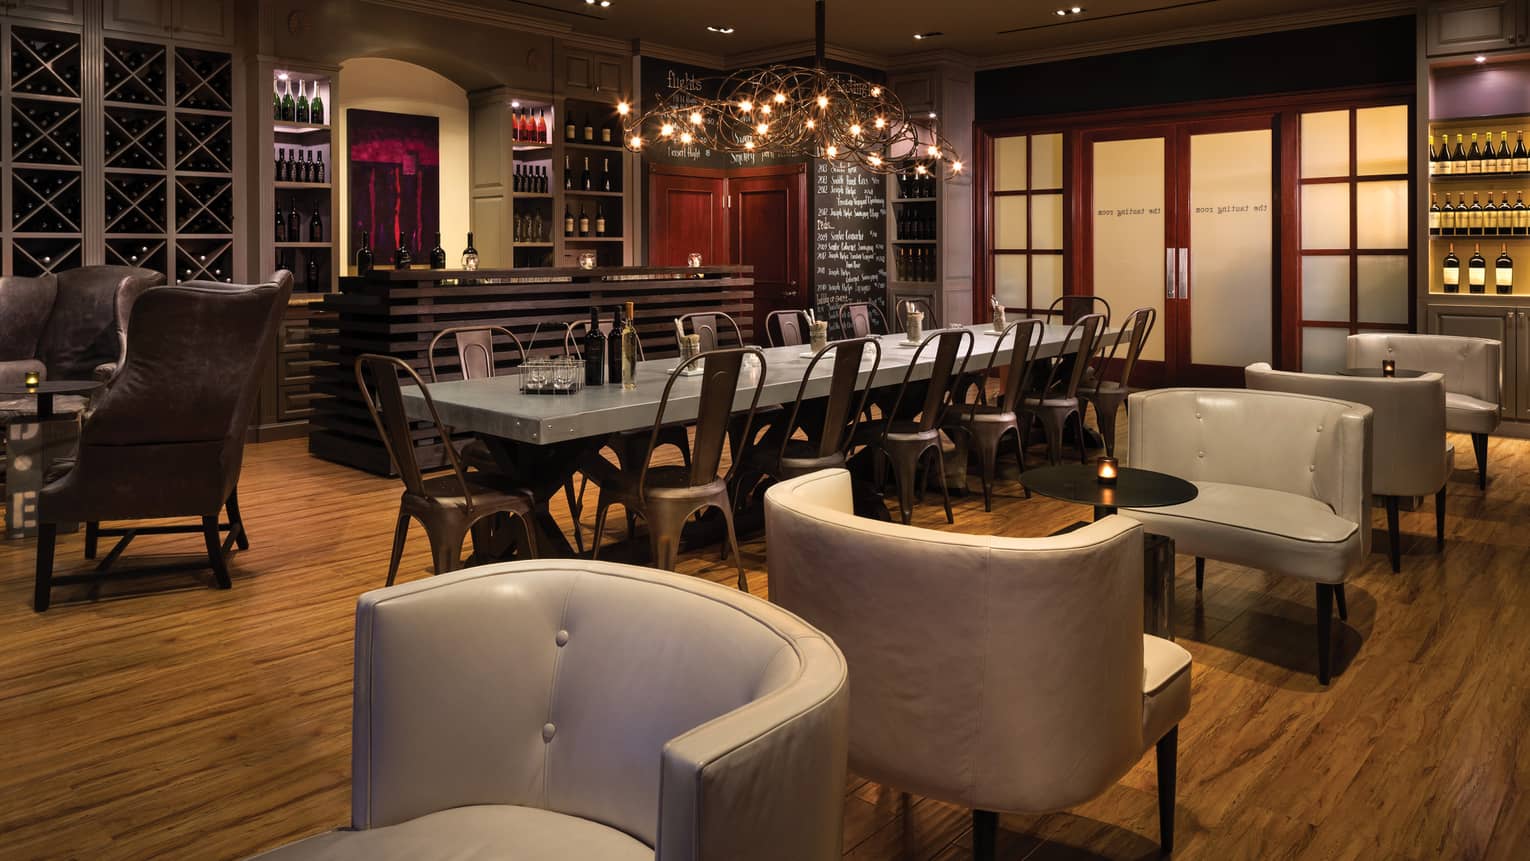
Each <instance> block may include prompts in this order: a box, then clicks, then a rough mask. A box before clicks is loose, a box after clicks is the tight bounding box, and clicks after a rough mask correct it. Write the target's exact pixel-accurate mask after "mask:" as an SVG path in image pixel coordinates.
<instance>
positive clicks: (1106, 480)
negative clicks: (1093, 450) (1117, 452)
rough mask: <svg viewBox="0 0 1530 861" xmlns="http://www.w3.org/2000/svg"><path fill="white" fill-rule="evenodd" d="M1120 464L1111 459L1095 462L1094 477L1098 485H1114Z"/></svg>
mask: <svg viewBox="0 0 1530 861" xmlns="http://www.w3.org/2000/svg"><path fill="white" fill-rule="evenodd" d="M1119 469H1120V462H1118V461H1117V460H1116V459H1115V458H1113V457H1101V458H1100V459H1099V460H1097V461H1095V477H1096V478H1098V479H1099V482H1100V484H1115V483H1116V474H1117V472H1118V471H1119Z"/></svg>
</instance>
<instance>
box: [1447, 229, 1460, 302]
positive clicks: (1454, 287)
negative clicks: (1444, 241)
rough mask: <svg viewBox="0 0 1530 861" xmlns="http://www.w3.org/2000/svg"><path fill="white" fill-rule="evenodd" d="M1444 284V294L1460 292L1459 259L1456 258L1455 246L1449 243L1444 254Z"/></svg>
mask: <svg viewBox="0 0 1530 861" xmlns="http://www.w3.org/2000/svg"><path fill="white" fill-rule="evenodd" d="M1444 284H1445V292H1446V293H1459V292H1461V258H1459V257H1457V256H1456V244H1455V243H1454V242H1452V243H1450V246H1449V250H1447V251H1446V252H1445V266H1444Z"/></svg>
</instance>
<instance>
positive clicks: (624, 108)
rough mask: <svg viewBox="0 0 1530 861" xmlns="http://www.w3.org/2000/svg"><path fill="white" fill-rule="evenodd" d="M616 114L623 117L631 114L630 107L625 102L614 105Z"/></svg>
mask: <svg viewBox="0 0 1530 861" xmlns="http://www.w3.org/2000/svg"><path fill="white" fill-rule="evenodd" d="M616 112H617V113H618V114H621V115H622V116H624V117H625V116H626V115H628V114H630V113H632V106H631V105H629V104H627V103H626V102H617V103H616Z"/></svg>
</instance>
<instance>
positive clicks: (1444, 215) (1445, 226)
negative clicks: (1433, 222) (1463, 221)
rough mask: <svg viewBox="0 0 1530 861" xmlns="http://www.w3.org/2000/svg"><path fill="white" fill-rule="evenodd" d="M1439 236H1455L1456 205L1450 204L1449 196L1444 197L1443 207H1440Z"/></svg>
mask: <svg viewBox="0 0 1530 861" xmlns="http://www.w3.org/2000/svg"><path fill="white" fill-rule="evenodd" d="M1440 235H1441V236H1455V235H1456V205H1455V204H1453V203H1451V202H1450V195H1449V194H1446V195H1445V205H1444V206H1442V207H1440Z"/></svg>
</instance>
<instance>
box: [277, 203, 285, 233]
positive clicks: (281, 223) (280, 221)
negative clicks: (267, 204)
mask: <svg viewBox="0 0 1530 861" xmlns="http://www.w3.org/2000/svg"><path fill="white" fill-rule="evenodd" d="M276 241H277V242H286V241H287V217H286V216H285V215H283V214H282V205H281V204H280V203H278V204H276Z"/></svg>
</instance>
